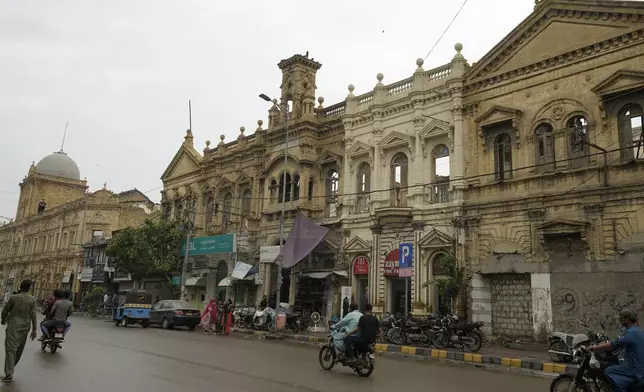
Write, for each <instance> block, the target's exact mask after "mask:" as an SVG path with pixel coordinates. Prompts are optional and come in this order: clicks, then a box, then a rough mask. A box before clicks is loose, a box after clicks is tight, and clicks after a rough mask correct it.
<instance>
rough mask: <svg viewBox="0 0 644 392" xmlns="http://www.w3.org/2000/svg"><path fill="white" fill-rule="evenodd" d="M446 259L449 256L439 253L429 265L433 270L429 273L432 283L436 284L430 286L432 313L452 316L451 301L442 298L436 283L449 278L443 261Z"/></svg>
mask: <svg viewBox="0 0 644 392" xmlns="http://www.w3.org/2000/svg"><path fill="white" fill-rule="evenodd" d="M445 257H449V255H448V254H447V253H446V252H445V251H438V252H436V253H434V255H433V256H432V258H431V261H430V263H429V266H430V268H431V269H430V271H429V276H430V281H431V282H434V283H433V284H432V285H431V286H430V287H431V292H430V293H431V295H430V298H431V305H432V312H433V313H437V314H441V315H444V314H450V312H451V307H452V304H451V303H450V302H449V299H448V298H444V297H443V296H441V294H440V292H439V290H438V284H437V282H436V281H437V280H440V279H446V278H448V275H447V272H446V271H445V269H444V268H443V266H442V263H443V259H444V258H445Z"/></svg>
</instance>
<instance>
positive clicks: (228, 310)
mask: <svg viewBox="0 0 644 392" xmlns="http://www.w3.org/2000/svg"><path fill="white" fill-rule="evenodd" d="M221 323H222V332H223V333H224V335H225V336H228V335H230V330H231V329H232V327H233V300H232V299H230V298H229V299H228V301H226V302H225V303H224V312H223V317H222V322H221Z"/></svg>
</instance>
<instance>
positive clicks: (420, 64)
mask: <svg viewBox="0 0 644 392" xmlns="http://www.w3.org/2000/svg"><path fill="white" fill-rule="evenodd" d="M423 64H425V60H423V59H421V58H420V57H419V58H417V59H416V65H417V66H419V67H422V66H423Z"/></svg>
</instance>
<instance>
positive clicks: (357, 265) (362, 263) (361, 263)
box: [353, 256, 369, 275]
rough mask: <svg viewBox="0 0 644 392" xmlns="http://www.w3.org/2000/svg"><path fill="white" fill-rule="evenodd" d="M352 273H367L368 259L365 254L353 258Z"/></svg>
mask: <svg viewBox="0 0 644 392" xmlns="http://www.w3.org/2000/svg"><path fill="white" fill-rule="evenodd" d="M353 274H354V275H369V260H368V259H367V258H366V257H365V256H358V257H356V258H355V259H353Z"/></svg>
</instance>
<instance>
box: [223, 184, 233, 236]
mask: <svg viewBox="0 0 644 392" xmlns="http://www.w3.org/2000/svg"><path fill="white" fill-rule="evenodd" d="M232 208H233V194H232V193H230V192H228V193H226V195H225V196H224V208H223V211H222V213H221V226H222V228H223V229H224V231H225V230H227V229H228V227H229V225H230V220H231V213H232Z"/></svg>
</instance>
